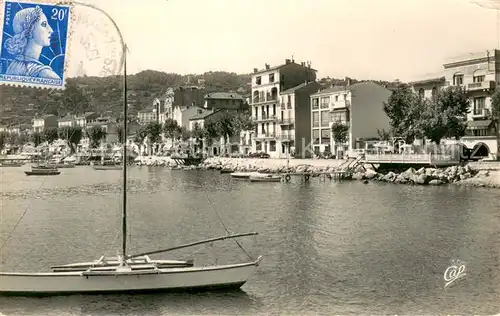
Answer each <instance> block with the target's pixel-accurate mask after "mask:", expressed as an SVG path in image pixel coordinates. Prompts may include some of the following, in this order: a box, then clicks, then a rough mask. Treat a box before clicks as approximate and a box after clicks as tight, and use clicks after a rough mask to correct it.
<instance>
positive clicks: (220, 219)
mask: <svg viewBox="0 0 500 316" xmlns="http://www.w3.org/2000/svg"><path fill="white" fill-rule="evenodd" d="M205 196H206V197H207V201H208V203H209V204H210V206H211V207H212V209H213V210H214V212H215V214H216V215H217V218H218V219H219V221H220V223H221V224H222V227H224V230H225V231H226V233H227V234H228V235H231V232H230V231H229V229H227V227H226V224H224V221H222V218H221V216H220V215H219V212H217V209H216V208H215V206H214V205H213V204H212V201H210V198H209V197H208V194H207V193H206V192H205ZM234 242H235V243H236V244H237V245H238V247H240V249H241V250H243V252H244V253H245V254H246V255H247V256H248V258H250V260H254V258H253V257H252V256H251V255H250V254H249V253H248V251H247V250H246V249H245V248H244V247H243V246H242V245H241V244H240V243H239V241H238V240H237V239H234Z"/></svg>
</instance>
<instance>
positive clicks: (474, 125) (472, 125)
mask: <svg viewBox="0 0 500 316" xmlns="http://www.w3.org/2000/svg"><path fill="white" fill-rule="evenodd" d="M491 122H492V121H491V120H479V121H468V122H467V128H468V129H488V128H489V127H490V125H491Z"/></svg>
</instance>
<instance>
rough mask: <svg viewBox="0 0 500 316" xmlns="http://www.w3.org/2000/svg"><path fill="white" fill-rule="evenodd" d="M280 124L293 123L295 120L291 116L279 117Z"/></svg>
mask: <svg viewBox="0 0 500 316" xmlns="http://www.w3.org/2000/svg"><path fill="white" fill-rule="evenodd" d="M279 123H280V125H292V124H293V123H294V120H293V119H291V118H282V119H279Z"/></svg>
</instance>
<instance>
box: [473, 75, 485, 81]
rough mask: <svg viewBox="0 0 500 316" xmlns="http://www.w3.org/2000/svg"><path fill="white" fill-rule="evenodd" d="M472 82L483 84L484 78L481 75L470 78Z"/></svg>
mask: <svg viewBox="0 0 500 316" xmlns="http://www.w3.org/2000/svg"><path fill="white" fill-rule="evenodd" d="M472 81H473V82H483V81H484V76H483V75H481V76H474V77H473V78H472Z"/></svg>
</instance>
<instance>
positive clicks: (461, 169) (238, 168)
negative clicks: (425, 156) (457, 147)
mask: <svg viewBox="0 0 500 316" xmlns="http://www.w3.org/2000/svg"><path fill="white" fill-rule="evenodd" d="M343 162H344V160H334V159H290V160H288V161H287V159H257V158H221V157H214V158H208V159H206V160H205V161H204V162H203V163H202V164H201V165H199V166H191V167H182V169H186V170H192V169H212V170H226V171H230V172H262V173H288V172H292V173H294V172H295V173H302V172H307V173H311V174H314V173H320V172H334V171H336V170H338V169H339V166H340V165H341V164H342V163H343ZM136 164H137V165H146V166H162V167H170V168H180V167H179V166H178V165H177V163H176V162H175V161H174V160H173V159H171V158H169V157H140V158H138V159H137V160H136ZM352 178H353V179H354V180H362V181H381V182H389V183H396V184H417V185H441V184H448V183H453V184H459V185H464V186H478V187H497V188H500V163H498V162H474V163H470V164H468V165H465V166H452V167H447V168H420V169H418V170H416V169H414V168H409V169H407V170H406V171H404V172H402V173H395V172H388V173H378V172H376V171H375V170H373V169H366V170H364V169H363V168H361V167H358V168H357V169H356V170H355V171H354V173H353V175H352Z"/></svg>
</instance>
